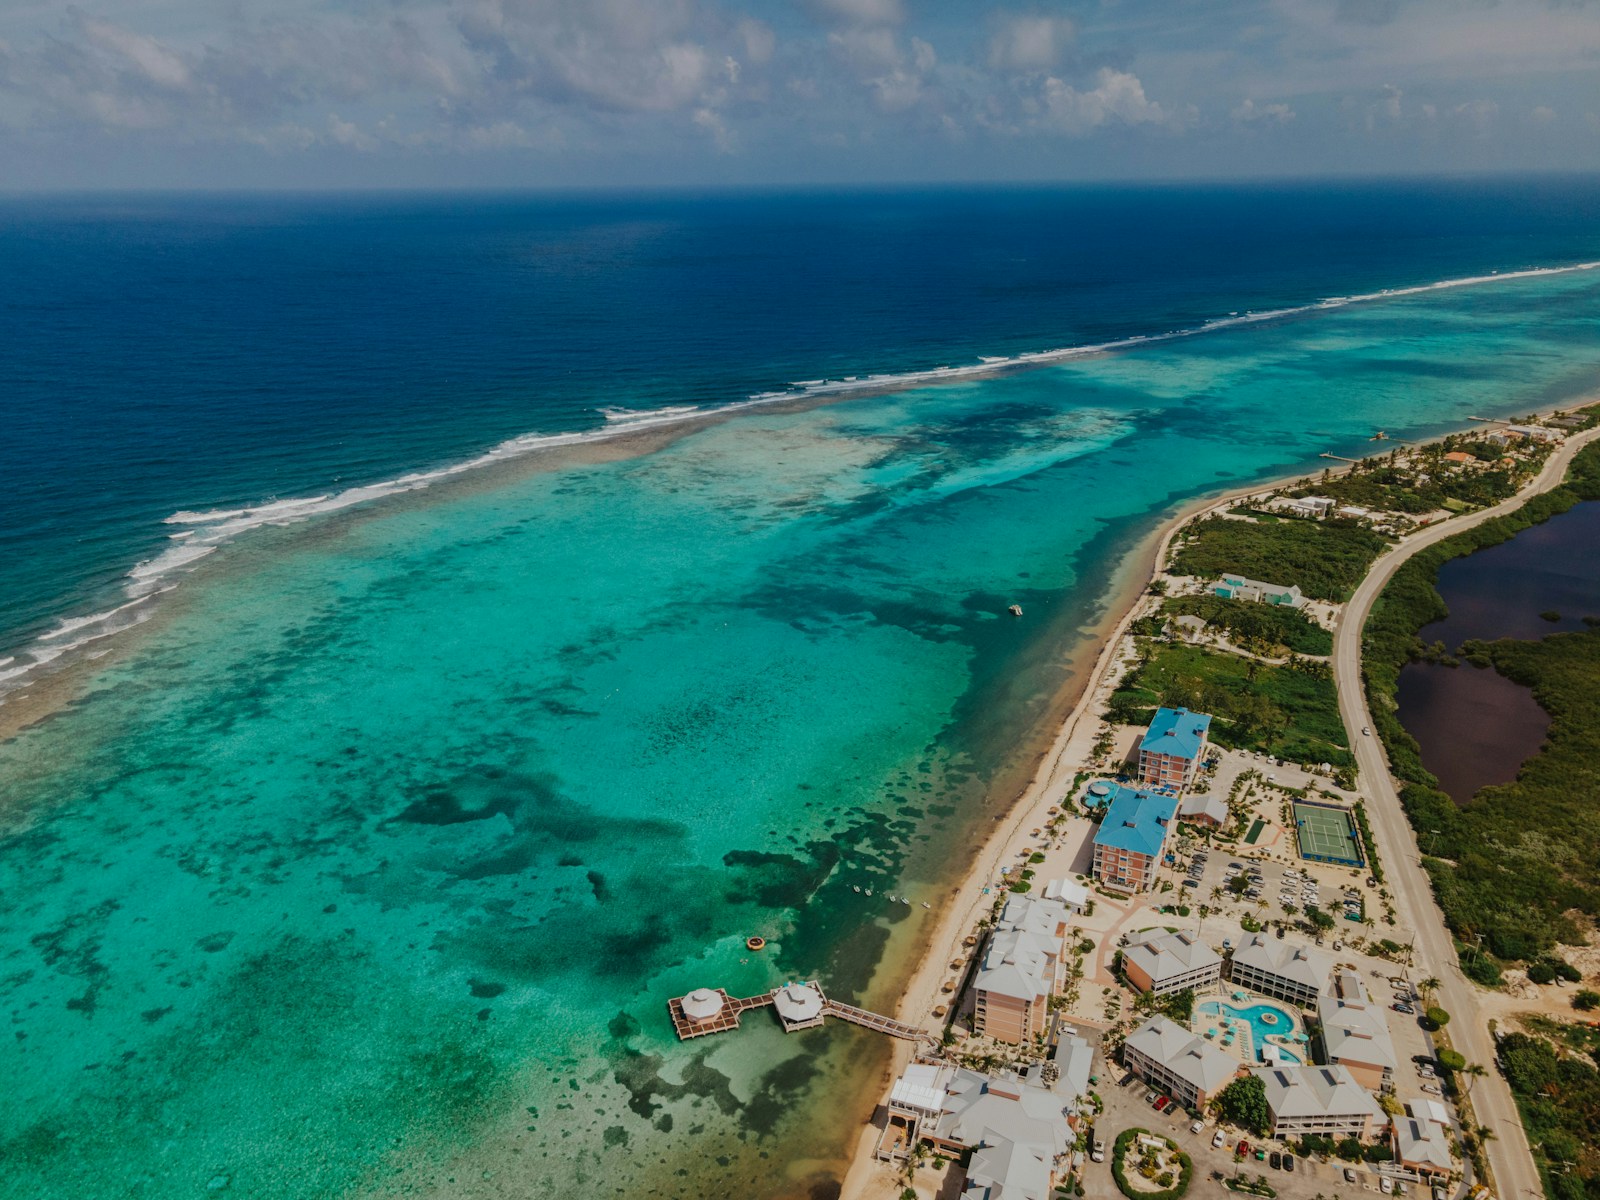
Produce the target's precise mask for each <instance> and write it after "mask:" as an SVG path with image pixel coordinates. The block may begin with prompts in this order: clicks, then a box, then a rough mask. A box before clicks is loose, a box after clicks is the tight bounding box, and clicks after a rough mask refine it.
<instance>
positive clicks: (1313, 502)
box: [1283, 496, 1333, 517]
mask: <svg viewBox="0 0 1600 1200" xmlns="http://www.w3.org/2000/svg"><path fill="white" fill-rule="evenodd" d="M1283 507H1284V508H1285V509H1286V510H1287V511H1289V512H1292V513H1294V514H1295V515H1296V516H1300V517H1325V516H1327V515H1328V513H1329V512H1331V511H1332V509H1333V501H1332V500H1330V499H1328V497H1326V496H1297V497H1294V498H1292V499H1290V500H1287V501H1285V502H1284V504H1283Z"/></svg>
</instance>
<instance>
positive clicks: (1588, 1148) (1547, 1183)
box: [1499, 1033, 1600, 1200]
mask: <svg viewBox="0 0 1600 1200" xmlns="http://www.w3.org/2000/svg"><path fill="white" fill-rule="evenodd" d="M1499 1054H1500V1070H1501V1072H1502V1073H1503V1074H1504V1075H1505V1077H1506V1081H1507V1082H1508V1083H1509V1084H1510V1085H1511V1092H1512V1094H1513V1095H1514V1096H1516V1098H1517V1107H1518V1108H1519V1109H1521V1111H1522V1124H1523V1127H1524V1128H1525V1129H1526V1130H1527V1131H1528V1142H1529V1144H1530V1145H1531V1146H1532V1147H1533V1155H1534V1160H1535V1161H1536V1162H1537V1163H1538V1164H1539V1174H1540V1176H1541V1177H1542V1178H1543V1180H1544V1190H1545V1194H1546V1195H1547V1196H1551V1197H1554V1198H1555V1200H1595V1198H1596V1197H1600V1152H1597V1151H1596V1147H1597V1146H1600V1071H1597V1070H1596V1069H1595V1066H1594V1064H1593V1063H1591V1062H1585V1061H1584V1060H1583V1059H1581V1058H1578V1057H1576V1056H1572V1055H1562V1054H1558V1053H1557V1051H1556V1048H1555V1047H1554V1046H1553V1045H1551V1044H1550V1043H1549V1042H1547V1041H1545V1040H1544V1039H1543V1038H1536V1037H1529V1036H1528V1035H1527V1034H1525V1033H1511V1034H1507V1035H1506V1036H1505V1037H1503V1038H1501V1039H1500V1046H1499Z"/></svg>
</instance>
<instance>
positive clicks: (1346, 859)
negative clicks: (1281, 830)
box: [1294, 803, 1366, 867]
mask: <svg viewBox="0 0 1600 1200" xmlns="http://www.w3.org/2000/svg"><path fill="white" fill-rule="evenodd" d="M1294 825H1295V836H1296V838H1297V839H1298V840H1299V843H1300V857H1301V858H1306V859H1310V860H1311V861H1312V862H1325V863H1338V864H1339V865H1340V866H1345V867H1359V866H1362V865H1363V864H1364V863H1365V862H1366V858H1365V856H1364V855H1363V854H1362V853H1361V839H1360V838H1358V837H1357V836H1356V826H1355V822H1354V821H1353V820H1351V818H1350V813H1349V812H1348V811H1347V810H1346V809H1343V808H1336V807H1334V806H1333V805H1328V804H1306V803H1296V804H1295V806H1294Z"/></svg>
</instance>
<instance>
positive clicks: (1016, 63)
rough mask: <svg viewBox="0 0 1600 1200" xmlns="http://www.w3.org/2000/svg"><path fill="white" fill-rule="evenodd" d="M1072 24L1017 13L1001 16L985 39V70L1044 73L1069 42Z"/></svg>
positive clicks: (1056, 60) (1058, 19) (1054, 63)
mask: <svg viewBox="0 0 1600 1200" xmlns="http://www.w3.org/2000/svg"><path fill="white" fill-rule="evenodd" d="M1072 32H1073V29H1072V22H1071V21H1069V20H1067V18H1065V17H1051V16H1042V15H1037V14H1017V15H1009V16H1005V17H1002V18H1001V19H1000V21H999V22H998V24H997V25H996V27H995V31H994V34H993V36H991V37H990V39H989V68H990V70H994V71H1048V70H1049V69H1050V68H1051V67H1053V66H1055V65H1056V63H1057V62H1058V61H1059V60H1060V58H1061V52H1062V50H1063V49H1065V48H1066V46H1067V45H1068V43H1070V42H1071V41H1072Z"/></svg>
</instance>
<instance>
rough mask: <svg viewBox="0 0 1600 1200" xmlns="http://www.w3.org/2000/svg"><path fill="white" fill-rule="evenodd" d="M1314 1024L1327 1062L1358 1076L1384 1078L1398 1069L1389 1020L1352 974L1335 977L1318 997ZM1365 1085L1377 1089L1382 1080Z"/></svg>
mask: <svg viewBox="0 0 1600 1200" xmlns="http://www.w3.org/2000/svg"><path fill="white" fill-rule="evenodd" d="M1317 1020H1318V1021H1319V1022H1320V1023H1321V1025H1322V1044H1323V1045H1324V1047H1326V1048H1327V1051H1328V1061H1329V1062H1331V1063H1340V1064H1342V1065H1344V1066H1347V1067H1350V1068H1351V1069H1352V1070H1353V1071H1355V1072H1356V1073H1357V1074H1362V1075H1371V1076H1380V1075H1381V1076H1382V1077H1383V1078H1387V1077H1389V1076H1390V1075H1392V1073H1393V1071H1394V1069H1395V1068H1396V1067H1397V1066H1398V1065H1399V1063H1400V1060H1399V1057H1398V1055H1397V1054H1396V1053H1395V1048H1394V1038H1393V1037H1392V1036H1391V1035H1390V1033H1389V1019H1388V1017H1387V1016H1385V1014H1384V1010H1383V1007H1382V1006H1381V1005H1380V1004H1378V1003H1377V1002H1376V1001H1374V1000H1373V998H1372V996H1371V995H1370V994H1369V993H1368V992H1367V988H1366V985H1365V984H1363V983H1362V982H1361V977H1360V976H1359V975H1357V974H1356V973H1355V972H1354V971H1338V972H1336V973H1335V974H1334V976H1333V979H1332V980H1331V981H1330V982H1329V984H1328V987H1327V990H1326V991H1324V992H1323V993H1322V995H1320V996H1318V997H1317ZM1366 1082H1367V1083H1368V1084H1369V1085H1371V1086H1376V1085H1377V1084H1378V1083H1380V1082H1382V1080H1381V1079H1379V1078H1371V1077H1369V1078H1367V1079H1366Z"/></svg>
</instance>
